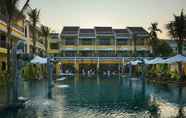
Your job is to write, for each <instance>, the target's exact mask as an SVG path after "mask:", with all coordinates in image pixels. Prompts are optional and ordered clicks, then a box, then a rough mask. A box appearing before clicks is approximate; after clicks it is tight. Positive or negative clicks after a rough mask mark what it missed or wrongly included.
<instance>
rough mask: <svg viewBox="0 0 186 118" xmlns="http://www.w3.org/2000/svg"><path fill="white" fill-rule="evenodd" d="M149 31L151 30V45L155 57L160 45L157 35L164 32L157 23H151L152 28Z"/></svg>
mask: <svg viewBox="0 0 186 118" xmlns="http://www.w3.org/2000/svg"><path fill="white" fill-rule="evenodd" d="M148 29H149V30H150V38H149V45H150V46H151V47H152V53H153V55H154V54H155V53H156V52H157V47H158V43H159V39H158V35H157V33H158V32H160V33H161V32H162V31H161V29H159V28H158V23H156V22H154V23H151V26H150V27H149V28H148Z"/></svg>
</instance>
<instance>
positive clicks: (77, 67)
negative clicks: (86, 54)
mask: <svg viewBox="0 0 186 118" xmlns="http://www.w3.org/2000/svg"><path fill="white" fill-rule="evenodd" d="M74 67H75V71H76V73H79V64H78V63H75V65H74Z"/></svg>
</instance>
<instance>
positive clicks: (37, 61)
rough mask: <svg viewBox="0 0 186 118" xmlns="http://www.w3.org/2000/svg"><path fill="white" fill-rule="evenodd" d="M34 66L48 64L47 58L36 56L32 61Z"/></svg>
mask: <svg viewBox="0 0 186 118" xmlns="http://www.w3.org/2000/svg"><path fill="white" fill-rule="evenodd" d="M31 63H32V64H46V63H47V58H42V57H40V56H35V57H34V58H33V59H32V60H31Z"/></svg>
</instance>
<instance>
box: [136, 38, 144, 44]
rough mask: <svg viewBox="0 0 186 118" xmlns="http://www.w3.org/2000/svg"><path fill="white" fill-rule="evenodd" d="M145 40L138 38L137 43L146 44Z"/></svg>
mask: <svg viewBox="0 0 186 118" xmlns="http://www.w3.org/2000/svg"><path fill="white" fill-rule="evenodd" d="M144 44H145V43H144V40H143V39H137V40H136V45H144Z"/></svg>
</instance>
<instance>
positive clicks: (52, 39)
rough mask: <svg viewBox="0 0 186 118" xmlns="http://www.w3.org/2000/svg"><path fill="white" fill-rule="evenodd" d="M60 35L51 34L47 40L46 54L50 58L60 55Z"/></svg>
mask: <svg viewBox="0 0 186 118" xmlns="http://www.w3.org/2000/svg"><path fill="white" fill-rule="evenodd" d="M60 43H61V39H60V34H59V33H51V34H50V36H49V40H48V54H49V55H51V56H57V55H60Z"/></svg>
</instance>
